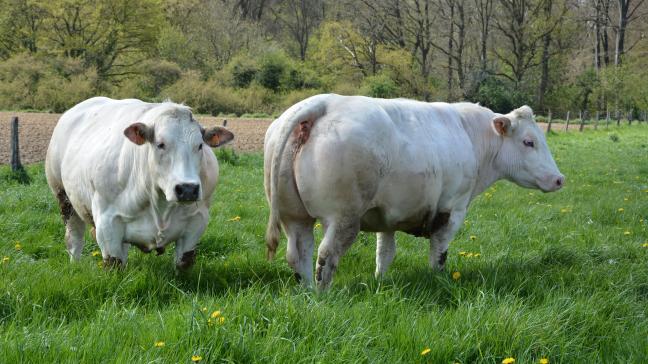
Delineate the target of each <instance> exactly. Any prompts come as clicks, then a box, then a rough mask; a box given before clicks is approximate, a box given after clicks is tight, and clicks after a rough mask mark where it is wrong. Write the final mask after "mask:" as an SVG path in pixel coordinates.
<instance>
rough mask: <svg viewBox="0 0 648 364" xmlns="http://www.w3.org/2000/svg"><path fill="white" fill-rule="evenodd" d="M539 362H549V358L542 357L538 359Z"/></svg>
mask: <svg viewBox="0 0 648 364" xmlns="http://www.w3.org/2000/svg"><path fill="white" fill-rule="evenodd" d="M538 363H539V364H549V359H547V358H542V359H540V360H539V361H538Z"/></svg>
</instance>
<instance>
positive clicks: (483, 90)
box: [473, 77, 531, 114]
mask: <svg viewBox="0 0 648 364" xmlns="http://www.w3.org/2000/svg"><path fill="white" fill-rule="evenodd" d="M473 101H475V102H479V103H480V104H481V105H483V106H486V107H487V108H489V109H491V110H493V111H495V112H498V113H503V114H506V113H508V112H510V111H511V110H513V109H515V108H518V107H520V106H521V105H528V104H531V100H530V99H529V96H528V95H526V94H524V93H523V92H522V91H516V90H515V89H513V88H512V87H511V86H510V85H508V84H507V83H506V82H505V81H503V80H501V79H499V78H495V77H488V78H486V79H485V80H484V81H483V82H482V83H481V84H480V85H479V88H478V89H477V93H476V95H475V99H474V100H473Z"/></svg>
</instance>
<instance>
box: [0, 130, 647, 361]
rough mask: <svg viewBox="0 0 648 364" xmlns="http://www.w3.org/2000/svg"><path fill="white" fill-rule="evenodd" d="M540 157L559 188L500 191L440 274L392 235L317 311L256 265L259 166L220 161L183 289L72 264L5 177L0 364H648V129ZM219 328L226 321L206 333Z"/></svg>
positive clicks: (1, 176) (259, 252)
mask: <svg viewBox="0 0 648 364" xmlns="http://www.w3.org/2000/svg"><path fill="white" fill-rule="evenodd" d="M612 135H615V136H616V138H615V137H611V136H612ZM614 140H617V141H616V142H615V141H614ZM549 144H550V146H551V148H552V150H553V153H554V156H555V157H556V160H557V163H558V165H559V167H560V168H561V170H562V172H563V173H564V174H565V175H566V176H567V184H566V186H565V188H564V189H563V190H561V191H560V192H557V193H553V194H543V193H541V192H539V191H533V190H526V189H522V188H519V187H516V186H514V185H512V184H510V183H508V182H499V183H497V184H496V185H494V186H493V187H492V188H490V189H489V190H488V191H487V192H486V193H484V194H482V195H481V196H480V197H479V198H477V199H476V200H475V201H474V203H473V205H472V206H471V209H470V211H469V214H468V216H467V218H466V222H465V226H464V227H463V228H462V230H461V231H460V232H459V233H458V234H457V236H456V238H455V240H454V241H453V242H452V243H451V245H450V251H449V258H448V263H447V267H448V272H446V273H434V272H431V271H430V270H429V269H428V268H427V251H428V244H427V241H425V240H424V239H420V238H413V237H410V236H407V235H404V234H398V235H397V246H398V253H397V256H396V259H395V262H394V264H393V265H392V268H391V270H390V272H389V274H388V277H387V278H386V279H384V280H383V281H380V282H379V281H376V280H375V279H374V278H373V270H374V249H375V236H373V235H371V234H361V235H360V236H359V237H358V239H357V241H356V243H355V244H354V246H353V247H352V248H351V249H350V251H349V252H348V254H347V255H346V256H345V257H344V258H343V259H342V261H341V264H340V267H339V270H338V273H337V275H336V277H335V280H334V284H333V287H332V289H331V290H330V292H327V293H324V294H317V293H315V292H311V291H307V290H304V289H301V288H300V287H299V286H298V285H297V284H296V282H295V281H294V279H293V278H292V273H291V271H290V269H289V268H288V266H287V264H286V262H285V260H284V259H283V254H284V253H285V241H283V242H282V246H281V250H280V251H279V254H278V256H279V257H280V258H279V259H277V260H275V261H273V262H267V261H265V259H264V252H265V247H264V243H263V234H264V231H265V223H266V217H267V207H266V202H265V197H264V195H263V188H262V183H263V180H262V168H263V167H262V158H261V156H260V155H258V154H244V155H241V156H240V158H239V159H238V161H237V162H236V163H235V164H229V163H224V162H223V161H221V168H222V169H221V182H220V185H219V187H218V189H217V193H216V194H215V201H214V204H213V207H212V211H211V217H212V220H211V222H210V225H209V227H208V230H207V232H206V233H205V235H204V236H203V238H202V241H201V245H200V247H199V251H198V259H197V264H196V266H195V267H194V269H193V270H192V271H190V272H188V273H183V274H177V273H176V272H174V269H173V265H172V258H171V255H170V252H169V251H167V253H166V254H165V255H163V256H160V257H157V256H154V255H145V254H143V253H141V252H139V251H136V250H135V249H133V250H131V254H130V258H129V259H130V260H129V264H128V267H127V268H126V269H125V270H117V271H106V270H104V269H102V268H100V267H98V262H99V258H98V257H93V256H92V252H93V251H95V250H97V247H96V244H95V243H94V242H92V241H91V238H90V236H89V234H86V241H87V242H88V243H87V244H86V248H85V252H84V258H83V259H82V261H81V262H79V263H76V264H70V263H69V261H68V256H67V253H66V252H65V249H64V243H63V234H64V228H63V225H62V222H61V219H60V217H59V214H58V206H57V203H56V201H55V199H54V197H53V196H52V195H51V193H50V191H49V190H48V188H47V185H46V183H45V177H44V175H43V166H42V165H41V164H38V165H32V166H30V167H29V168H28V172H29V174H30V175H31V176H32V178H33V183H32V184H31V185H28V186H24V185H20V184H17V183H16V182H13V181H12V180H11V179H10V178H9V172H8V168H7V167H6V166H3V167H1V168H0V258H2V257H4V259H3V261H2V262H0V363H20V362H30V363H44V362H56V363H94V362H102V363H113V362H115V363H117V362H119V363H134V362H148V363H190V362H191V359H192V356H200V357H201V358H202V362H203V363H204V362H238V363H245V362H292V363H310V362H326V363H328V362H352V363H356V362H358V363H362V362H381V363H396V362H408V363H417V362H420V363H451V362H458V363H475V362H483V363H500V362H501V361H502V360H503V359H504V358H506V357H514V358H516V360H517V361H516V363H537V362H538V360H539V359H540V358H544V357H546V358H549V359H550V362H551V363H559V362H562V363H612V362H615V363H616V362H618V363H641V362H645V360H646V358H648V248H646V247H645V246H644V244H645V243H647V242H648V241H647V240H648V231H647V227H648V126H646V125H645V124H643V125H634V126H631V127H626V126H623V127H621V128H616V127H614V128H611V129H610V130H607V131H606V130H599V131H587V132H585V133H569V134H565V133H558V134H553V135H551V136H550V137H549ZM317 233H318V234H317V238H318V239H319V238H321V231H320V230H318V231H317ZM16 244H20V247H19V248H20V249H17V248H16ZM462 252H464V253H462ZM469 253H479V254H480V256H478V257H475V256H474V254H473V256H472V257H469V256H468V255H469ZM462 254H463V255H462ZM452 272H459V273H460V275H461V276H460V278H459V279H458V280H454V279H453V278H452V275H451V273H452ZM216 310H219V311H220V312H221V317H223V321H222V322H221V320H220V319H218V318H215V319H212V320H211V322H212V323H211V324H210V323H209V322H208V321H209V319H210V316H211V313H212V312H213V311H216ZM160 342H163V343H164V344H163V346H162V344H160ZM156 343H158V345H157V346H156ZM426 348H430V349H431V350H430V351H429V353H428V354H426V355H421V351H423V350H424V349H426ZM195 359H198V358H197V357H196V358H195Z"/></svg>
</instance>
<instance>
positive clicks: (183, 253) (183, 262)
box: [174, 214, 207, 270]
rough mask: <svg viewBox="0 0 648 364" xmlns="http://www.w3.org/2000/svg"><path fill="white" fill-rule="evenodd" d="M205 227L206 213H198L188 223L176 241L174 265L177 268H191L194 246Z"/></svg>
mask: <svg viewBox="0 0 648 364" xmlns="http://www.w3.org/2000/svg"><path fill="white" fill-rule="evenodd" d="M206 227H207V218H206V215H205V216H203V214H199V215H197V216H196V217H194V218H193V219H192V220H191V222H190V223H189V224H187V229H186V230H185V234H184V235H183V236H181V237H180V239H178V240H177V241H176V247H175V259H174V261H175V266H176V268H178V269H179V270H186V269H189V268H191V267H192V266H193V265H194V263H195V262H196V246H198V242H199V241H200V237H201V236H202V234H203V232H204V231H205V228H206Z"/></svg>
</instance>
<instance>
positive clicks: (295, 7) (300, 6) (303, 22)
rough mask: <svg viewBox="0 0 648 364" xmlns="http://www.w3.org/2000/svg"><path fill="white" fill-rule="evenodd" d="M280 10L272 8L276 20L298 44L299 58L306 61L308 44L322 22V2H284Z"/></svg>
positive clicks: (311, 0) (292, 0) (294, 0)
mask: <svg viewBox="0 0 648 364" xmlns="http://www.w3.org/2000/svg"><path fill="white" fill-rule="evenodd" d="M281 5H282V7H281V8H280V9H275V8H271V10H272V13H273V14H274V16H275V19H276V20H277V21H278V22H279V23H281V24H282V25H283V26H284V27H285V28H286V29H287V30H288V33H289V34H290V37H291V38H292V39H293V40H294V41H295V42H296V43H297V46H298V48H299V58H300V59H301V60H302V61H305V60H306V51H307V50H308V42H309V40H310V37H311V35H312V33H313V30H314V29H315V27H317V25H318V24H319V23H320V21H321V20H322V16H323V7H324V4H323V2H322V0H283V1H282V3H281Z"/></svg>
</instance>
